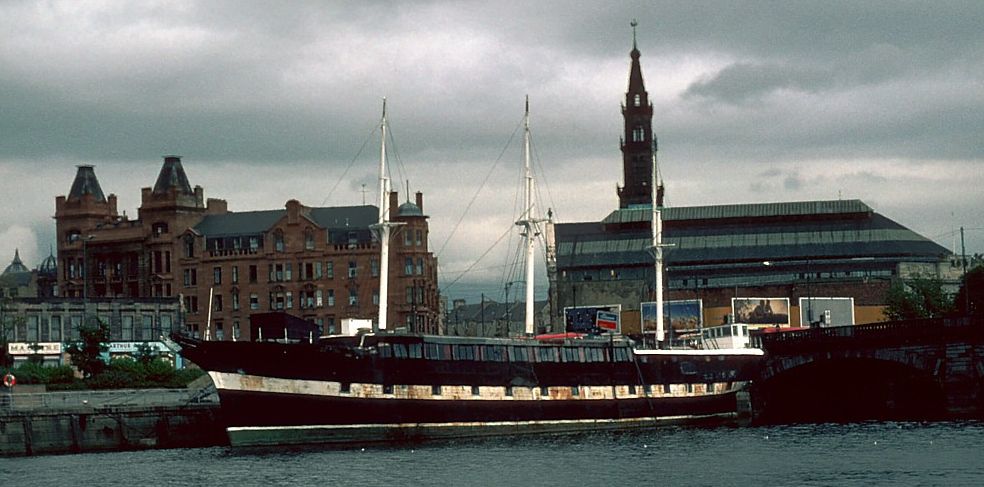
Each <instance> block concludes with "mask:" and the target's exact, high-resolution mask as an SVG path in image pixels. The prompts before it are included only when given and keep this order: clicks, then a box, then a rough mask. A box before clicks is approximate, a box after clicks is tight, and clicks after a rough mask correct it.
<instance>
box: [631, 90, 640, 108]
mask: <svg viewBox="0 0 984 487" xmlns="http://www.w3.org/2000/svg"><path fill="white" fill-rule="evenodd" d="M632 104H633V105H635V106H637V107H639V106H642V95H640V94H638V93H636V95H635V97H633V99H632Z"/></svg>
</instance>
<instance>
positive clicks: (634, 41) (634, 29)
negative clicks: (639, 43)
mask: <svg viewBox="0 0 984 487" xmlns="http://www.w3.org/2000/svg"><path fill="white" fill-rule="evenodd" d="M629 25H631V26H632V50H633V51H637V50H638V49H637V48H636V26H637V25H639V22H636V19H632V22H629Z"/></svg>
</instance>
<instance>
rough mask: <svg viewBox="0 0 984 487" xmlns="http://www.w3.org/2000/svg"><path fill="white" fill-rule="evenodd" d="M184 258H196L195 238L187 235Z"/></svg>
mask: <svg viewBox="0 0 984 487" xmlns="http://www.w3.org/2000/svg"><path fill="white" fill-rule="evenodd" d="M184 256H185V257H189V258H190V257H194V256H195V237H193V236H191V235H185V238H184Z"/></svg>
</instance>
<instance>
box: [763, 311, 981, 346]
mask: <svg viewBox="0 0 984 487" xmlns="http://www.w3.org/2000/svg"><path fill="white" fill-rule="evenodd" d="M971 336H976V337H981V336H984V319H982V318H979V317H977V318H971V317H963V318H929V319H919V320H905V321H886V322H882V323H870V324H865V325H854V326H835V327H830V328H812V329H809V330H797V331H787V332H777V333H770V334H765V335H762V336H761V339H762V348H763V349H765V351H766V352H768V353H791V352H801V351H806V350H810V349H817V348H825V349H832V348H835V347H838V346H848V345H850V346H858V345H864V346H870V345H876V346H877V345H879V344H884V345H891V344H912V343H926V344H929V343H937V342H940V341H949V340H954V339H961V338H969V337H971Z"/></svg>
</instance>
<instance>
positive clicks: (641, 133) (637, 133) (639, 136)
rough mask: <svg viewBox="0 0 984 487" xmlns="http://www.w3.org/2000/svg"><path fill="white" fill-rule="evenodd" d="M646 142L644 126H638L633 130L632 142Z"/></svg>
mask: <svg viewBox="0 0 984 487" xmlns="http://www.w3.org/2000/svg"><path fill="white" fill-rule="evenodd" d="M644 140H646V132H645V130H643V128H642V125H636V126H635V128H634V129H632V142H642V141H644Z"/></svg>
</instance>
